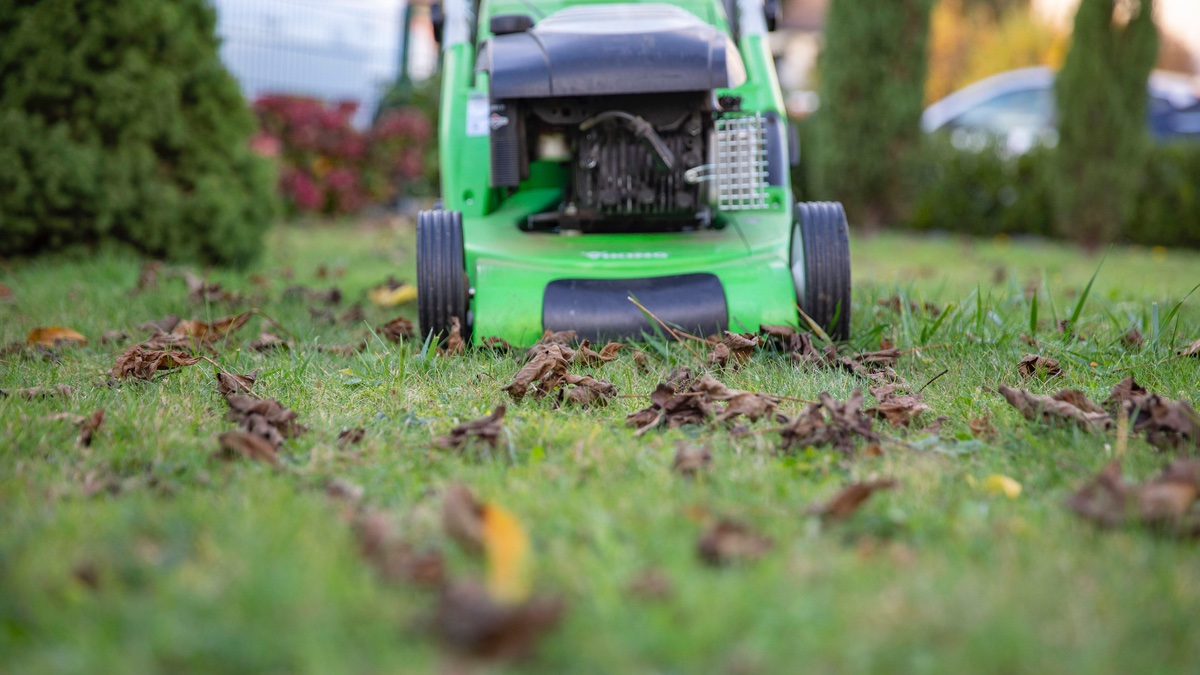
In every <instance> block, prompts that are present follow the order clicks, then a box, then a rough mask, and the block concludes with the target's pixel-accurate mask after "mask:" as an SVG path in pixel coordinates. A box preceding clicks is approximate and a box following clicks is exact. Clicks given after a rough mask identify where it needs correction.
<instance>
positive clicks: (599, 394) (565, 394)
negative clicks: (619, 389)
mask: <svg viewBox="0 0 1200 675" xmlns="http://www.w3.org/2000/svg"><path fill="white" fill-rule="evenodd" d="M563 384H564V385H566V386H564V387H563V388H562V389H560V390H559V402H560V403H565V404H572V405H580V406H603V405H606V404H607V403H608V399H610V398H612V396H613V394H614V392H615V391H616V390H615V389H614V388H613V384H612V382H606V381H604V380H597V379H596V378H594V377H591V376H589V375H575V374H574V373H567V374H566V375H565V376H563Z"/></svg>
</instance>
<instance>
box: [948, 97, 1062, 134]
mask: <svg viewBox="0 0 1200 675" xmlns="http://www.w3.org/2000/svg"><path fill="white" fill-rule="evenodd" d="M1053 124H1054V97H1053V93H1052V91H1051V90H1050V89H1043V88H1038V89H1022V90H1020V91H1012V92H1008V93H1006V94H1000V95H999V96H996V97H993V98H990V99H988V100H986V101H984V102H982V103H980V104H979V105H977V106H975V107H973V108H971V109H969V110H967V111H966V112H964V113H962V114H961V115H959V116H958V117H956V118H954V119H953V120H951V121H950V124H949V126H950V127H951V128H967V129H979V130H986V131H992V132H995V133H999V134H1003V133H1008V132H1010V131H1012V130H1014V129H1046V128H1050V127H1051V126H1053Z"/></svg>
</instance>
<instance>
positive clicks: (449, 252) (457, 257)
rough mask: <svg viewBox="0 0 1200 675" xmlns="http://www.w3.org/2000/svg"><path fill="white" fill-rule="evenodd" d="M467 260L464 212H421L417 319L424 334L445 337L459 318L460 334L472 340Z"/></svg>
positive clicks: (418, 245) (418, 243)
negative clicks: (464, 243)
mask: <svg viewBox="0 0 1200 675" xmlns="http://www.w3.org/2000/svg"><path fill="white" fill-rule="evenodd" d="M465 260H466V259H465V256H464V254H463V231H462V214H461V213H459V212H458V211H442V210H440V209H434V210H432V211H421V212H420V213H419V214H417V320H418V321H419V322H420V324H421V335H422V336H423V337H425V338H428V337H429V336H430V335H431V334H432V335H434V336H438V337H440V339H442V340H445V339H446V337H448V336H449V335H450V330H451V327H452V325H453V321H452V320H453V319H458V325H459V332H460V335H461V336H462V338H463V340H469V339H470V334H471V324H470V321H469V316H468V309H469V307H470V298H469V293H470V291H469V283H468V280H467V272H466V262H465Z"/></svg>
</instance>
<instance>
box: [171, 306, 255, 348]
mask: <svg viewBox="0 0 1200 675" xmlns="http://www.w3.org/2000/svg"><path fill="white" fill-rule="evenodd" d="M249 320H250V312H242V313H241V314H234V315H231V316H225V317H221V318H219V319H214V320H212V321H202V320H200V319H188V320H186V321H180V322H179V323H178V324H176V325H175V327H174V328H172V329H171V332H170V334H171V335H175V336H180V337H188V338H191V339H192V340H194V341H196V342H198V343H200V344H212V343H214V342H216V341H217V340H220V339H221V338H223V337H225V336H227V335H229V334H230V333H233V332H234V331H236V330H237V329H239V328H241V327H242V326H245V325H246V322H247V321H249Z"/></svg>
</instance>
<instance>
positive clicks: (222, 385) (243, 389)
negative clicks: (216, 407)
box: [217, 370, 258, 396]
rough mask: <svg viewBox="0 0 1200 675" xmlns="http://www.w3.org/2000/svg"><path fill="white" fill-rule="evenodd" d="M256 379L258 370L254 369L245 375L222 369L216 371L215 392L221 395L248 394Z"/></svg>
mask: <svg viewBox="0 0 1200 675" xmlns="http://www.w3.org/2000/svg"><path fill="white" fill-rule="evenodd" d="M257 381H258V371H257V370H255V371H253V372H250V373H246V374H245V375H239V374H237V373H227V372H225V371H223V370H219V371H217V393H219V394H220V395H222V396H229V395H230V394H249V393H250V390H251V389H253V388H254V383H255V382H257Z"/></svg>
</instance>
